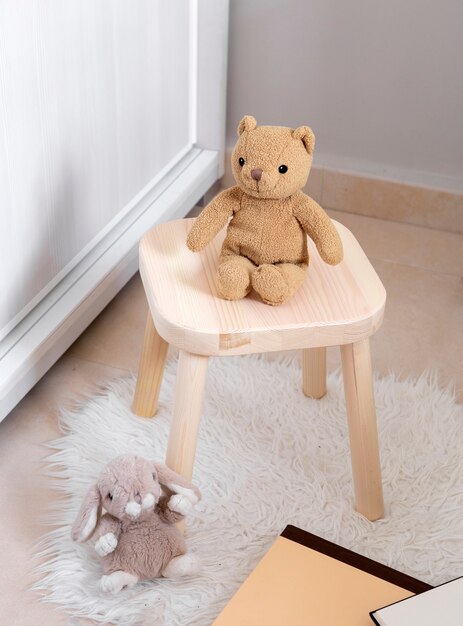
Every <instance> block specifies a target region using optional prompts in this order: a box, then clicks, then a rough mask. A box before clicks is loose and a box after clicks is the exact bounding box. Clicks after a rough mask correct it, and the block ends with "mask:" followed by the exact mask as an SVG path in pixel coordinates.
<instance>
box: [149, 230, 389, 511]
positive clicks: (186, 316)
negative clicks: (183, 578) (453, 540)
mask: <svg viewBox="0 0 463 626" xmlns="http://www.w3.org/2000/svg"><path fill="white" fill-rule="evenodd" d="M192 223H193V220H177V221H173V222H168V223H166V224H162V225H161V226H158V227H156V228H155V229H153V230H152V231H150V232H149V233H148V234H147V235H145V237H144V238H143V240H142V242H141V244H140V273H141V276H142V279H143V283H144V286H145V291H146V295H147V298H148V301H149V305H150V310H151V314H152V316H153V319H154V323H155V326H156V329H157V332H158V333H159V334H160V335H161V336H162V337H163V338H164V339H165V340H166V341H167V342H169V343H172V344H173V345H175V346H177V347H178V348H180V357H179V363H178V373H177V382H176V387H175V404H174V416H173V421H172V427H171V432H170V437H169V446H168V452H167V464H168V465H169V466H170V467H171V468H172V469H174V470H175V471H177V472H179V473H180V474H182V475H184V476H185V477H187V478H191V475H192V470H193V462H194V455H195V450H196V441H197V436H198V428H199V420H200V414H201V405H202V396H203V390H204V385H205V380H206V372H207V361H208V357H209V356H213V355H217V356H224V355H231V354H248V353H255V352H269V351H274V350H282V349H284V350H290V349H296V348H302V349H303V391H304V393H305V394H306V395H309V396H312V397H314V398H320V397H322V396H323V395H324V394H325V393H326V347H327V346H330V345H341V347H342V361H343V372H344V385H345V393H346V404H347V411H348V422H349V436H350V442H351V450H352V468H353V476H354V486H355V492H356V506H357V509H358V510H359V511H360V512H361V513H362V514H363V515H365V516H366V517H367V518H368V519H372V520H373V519H377V518H379V517H381V515H382V514H383V498H382V486H381V470H380V464H379V452H378V438H377V432H376V416H375V405H374V397H373V382H372V372H371V361H370V351H369V339H368V338H369V336H370V335H372V334H373V333H374V332H375V331H376V330H377V329H378V328H379V326H380V324H381V322H382V317H383V312H384V305H385V301H386V292H385V290H384V287H383V285H382V284H381V281H380V280H379V278H378V276H377V275H376V272H375V271H374V269H373V267H372V266H371V264H370V262H369V261H368V259H367V257H366V256H365V254H364V252H363V251H362V249H361V247H360V246H359V244H358V243H357V241H356V239H355V238H354V236H353V235H352V233H350V231H349V230H348V229H347V228H345V227H344V226H342V225H341V224H338V223H337V222H334V224H335V226H336V228H337V230H338V232H339V234H340V236H341V239H342V241H343V246H344V260H343V261H342V263H340V264H339V265H338V266H335V267H332V266H329V265H326V264H325V263H323V262H322V261H321V259H320V257H319V255H318V252H317V251H316V248H315V246H314V244H313V242H312V241H311V240H310V239H309V241H308V245H309V252H310V266H309V271H308V275H307V277H306V280H305V282H304V284H303V286H302V287H301V289H300V290H299V291H298V292H297V293H296V295H295V296H294V297H293V298H292V299H291V300H290V301H289V302H287V303H286V304H284V305H282V306H278V307H271V306H268V305H266V304H264V303H263V302H262V301H261V300H260V299H259V298H258V297H257V296H256V295H255V294H251V296H248V297H247V298H244V299H242V300H238V301H234V302H229V301H227V300H223V299H222V298H220V297H219V296H218V294H217V289H216V283H215V275H216V270H217V265H218V256H219V252H220V246H221V243H222V240H223V237H224V232H222V233H221V235H220V236H218V237H216V238H215V240H214V241H213V242H211V244H210V245H209V246H207V247H206V249H205V250H204V251H203V252H201V253H200V254H194V253H192V252H190V251H189V250H188V248H187V247H186V243H185V242H186V236H187V233H188V232H189V230H190V228H191V226H192ZM147 359H148V357H147ZM148 360H149V359H148Z"/></svg>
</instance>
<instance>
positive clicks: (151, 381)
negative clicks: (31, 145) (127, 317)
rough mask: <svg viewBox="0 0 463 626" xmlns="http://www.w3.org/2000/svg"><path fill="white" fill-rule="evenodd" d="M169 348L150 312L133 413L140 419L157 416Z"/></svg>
mask: <svg viewBox="0 0 463 626" xmlns="http://www.w3.org/2000/svg"><path fill="white" fill-rule="evenodd" d="M168 347H169V344H168V343H167V342H166V341H164V339H163V338H162V337H161V336H160V335H158V333H157V331H156V329H155V327H154V323H153V318H152V317H151V313H150V312H149V311H148V319H147V320H146V328H145V337H144V339H143V349H142V353H141V358H140V366H139V368H138V377H137V386H136V387H135V394H134V397H133V404H132V411H133V412H134V413H135V414H136V415H140V417H153V415H155V414H156V411H157V408H158V398H159V390H160V388H161V382H162V374H163V372H164V364H165V362H166V355H167V349H168Z"/></svg>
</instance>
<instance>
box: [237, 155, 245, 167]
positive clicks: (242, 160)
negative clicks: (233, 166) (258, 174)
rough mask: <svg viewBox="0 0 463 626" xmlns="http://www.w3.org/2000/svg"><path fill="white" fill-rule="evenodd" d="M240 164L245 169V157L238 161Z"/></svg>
mask: <svg viewBox="0 0 463 626" xmlns="http://www.w3.org/2000/svg"><path fill="white" fill-rule="evenodd" d="M238 163H239V164H240V165H241V167H243V165H244V159H243V157H240V158H239V159H238Z"/></svg>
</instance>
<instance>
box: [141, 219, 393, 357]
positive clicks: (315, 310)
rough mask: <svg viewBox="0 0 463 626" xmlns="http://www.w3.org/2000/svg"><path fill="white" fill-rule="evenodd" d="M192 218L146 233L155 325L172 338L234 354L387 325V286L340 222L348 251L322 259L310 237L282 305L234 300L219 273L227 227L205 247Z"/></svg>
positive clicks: (336, 341) (348, 336)
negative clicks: (199, 247)
mask: <svg viewBox="0 0 463 626" xmlns="http://www.w3.org/2000/svg"><path fill="white" fill-rule="evenodd" d="M192 223H193V220H177V221H172V222H168V223H166V224H162V225H161V226H159V227H157V228H155V229H153V230H152V231H150V232H149V233H147V235H145V237H144V238H143V240H142V242H141V245H140V272H141V275H142V278H143V283H144V285H145V290H146V293H147V297H148V300H149V304H150V309H151V312H152V314H153V318H154V321H155V325H156V328H157V330H158V332H159V333H160V334H161V335H162V336H163V337H164V339H165V340H166V341H167V342H168V343H172V344H174V345H177V346H179V347H181V348H183V349H185V350H187V351H189V352H192V353H195V354H204V355H207V356H212V355H228V354H230V355H231V354H250V353H255V352H270V351H274V350H291V349H297V348H312V347H325V346H330V345H342V344H346V343H353V342H356V341H359V340H361V339H363V338H365V337H368V336H370V335H372V334H373V333H374V332H375V331H376V330H377V329H378V328H379V326H380V325H381V322H382V318H383V311H384V304H385V300H386V292H385V290H384V287H383V285H382V283H381V281H380V280H379V278H378V276H377V275H376V272H375V270H374V269H373V267H372V266H371V264H370V262H369V261H368V259H367V257H366V256H365V254H364V252H363V251H362V249H361V247H360V246H359V244H358V243H357V241H356V239H355V238H354V236H353V235H352V234H351V233H350V231H349V230H348V229H347V228H345V227H344V226H342V225H341V224H339V223H337V222H334V224H335V226H336V228H337V230H338V232H339V234H340V236H341V239H342V241H343V245H344V253H345V258H344V260H343V262H342V263H340V264H339V265H337V266H334V267H333V266H330V265H327V264H326V263H324V262H323V261H322V260H321V259H320V256H319V255H318V252H317V250H316V248H315V246H314V244H313V242H312V241H311V240H310V239H309V241H308V243H309V252H310V265H309V270H308V273H307V277H306V279H305V282H304V284H303V285H302V287H301V289H300V290H299V291H298V293H296V295H295V296H294V297H293V298H291V300H290V301H289V302H287V303H286V304H283V305H281V306H277V307H271V306H268V305H266V304H263V303H262V301H261V300H260V299H259V298H258V296H257V295H256V294H251V295H250V296H248V297H247V298H244V299H243V300H238V301H234V302H230V301H227V300H223V299H222V298H220V297H219V296H218V294H217V289H216V285H215V274H216V270H217V264H218V256H219V252H220V247H221V243H222V240H223V237H224V231H222V233H221V234H220V235H219V236H217V237H216V238H215V239H214V240H213V241H212V242H211V243H210V244H209V245H208V246H207V247H206V248H205V250H204V251H203V252H201V253H199V254H198V253H193V252H191V251H190V250H188V248H187V247H186V245H185V240H186V236H187V233H188V231H189V230H190V228H191V226H192Z"/></svg>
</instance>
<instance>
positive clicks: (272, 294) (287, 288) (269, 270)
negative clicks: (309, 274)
mask: <svg viewBox="0 0 463 626" xmlns="http://www.w3.org/2000/svg"><path fill="white" fill-rule="evenodd" d="M306 271H307V264H306V263H299V264H298V265H296V264H294V263H275V264H267V263H266V264H264V265H261V266H260V267H258V268H257V269H256V270H255V272H253V274H252V277H251V281H252V286H253V287H254V289H255V290H256V291H257V293H258V294H259V295H260V297H261V298H262V300H263V301H264V302H265V303H266V304H271V305H274V306H275V305H277V304H283V302H286V301H287V300H289V298H290V297H291V296H292V295H293V294H294V293H296V291H297V290H298V289H299V287H300V286H301V285H302V283H303V282H304V278H305V273H306Z"/></svg>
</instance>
